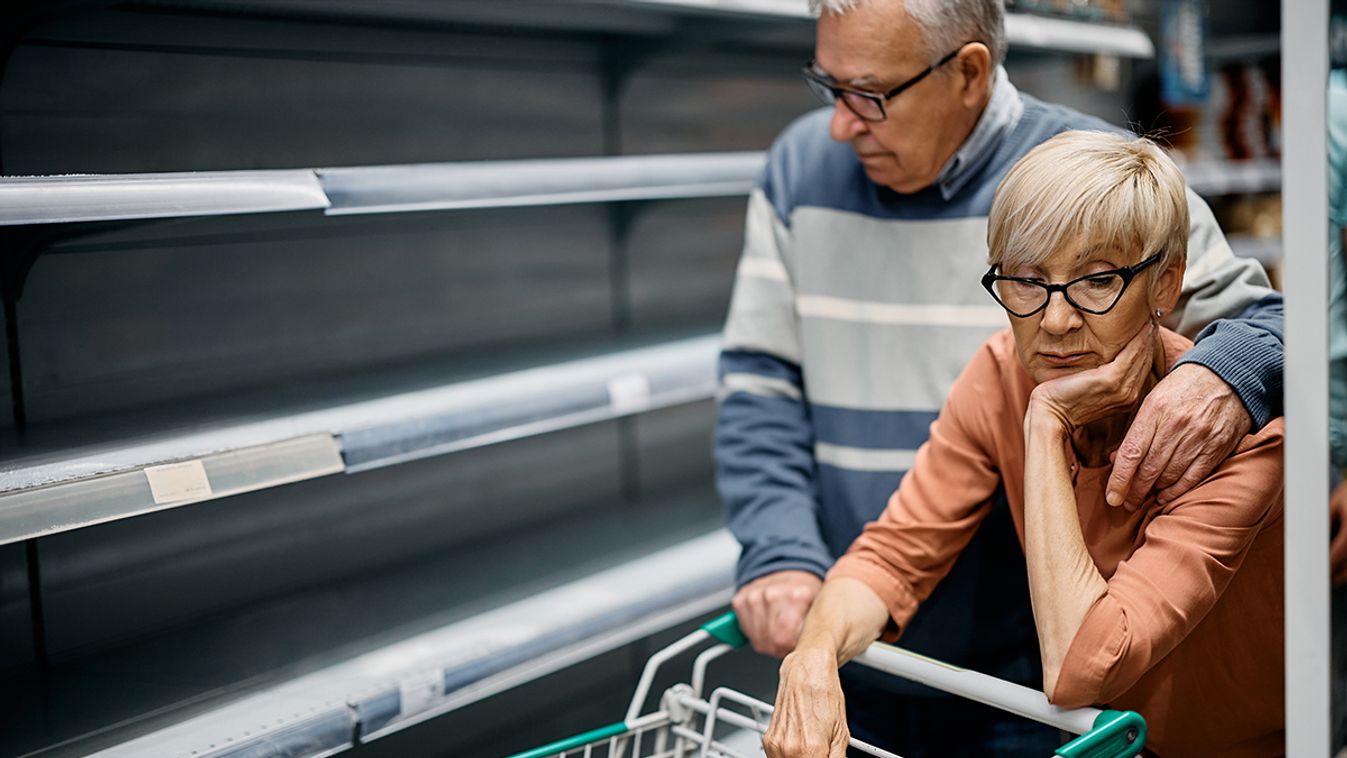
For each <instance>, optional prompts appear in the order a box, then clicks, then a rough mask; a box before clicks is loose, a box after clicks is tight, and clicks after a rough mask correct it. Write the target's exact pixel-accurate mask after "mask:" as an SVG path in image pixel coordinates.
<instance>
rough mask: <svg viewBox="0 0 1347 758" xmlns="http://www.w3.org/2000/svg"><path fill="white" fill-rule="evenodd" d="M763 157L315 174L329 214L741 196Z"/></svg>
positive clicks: (739, 155)
mask: <svg viewBox="0 0 1347 758" xmlns="http://www.w3.org/2000/svg"><path fill="white" fill-rule="evenodd" d="M765 162H766V154H764V153H762V152H756V151H755V152H731V153H704V154H692V155H655V156H623V157H610V158H556V159H549V160H519V161H481V162H475V163H472V162H470V163H426V164H415V165H407V166H363V167H353V168H329V169H319V170H318V176H319V179H320V180H321V181H322V183H323V188H324V189H325V190H326V192H327V196H328V197H329V198H330V199H331V202H332V205H331V207H330V208H328V210H327V213H328V214H330V215H349V214H358V213H399V212H411V211H431V210H455V209H467V208H508V207H518V206H531V205H558V204H564V203H595V202H612V201H621V200H659V199H670V198H695V197H723V196H735V195H746V194H748V192H749V190H750V189H752V187H753V182H754V180H755V179H756V178H757V176H758V174H759V173H760V172H761V171H762V167H763V165H764V164H765Z"/></svg>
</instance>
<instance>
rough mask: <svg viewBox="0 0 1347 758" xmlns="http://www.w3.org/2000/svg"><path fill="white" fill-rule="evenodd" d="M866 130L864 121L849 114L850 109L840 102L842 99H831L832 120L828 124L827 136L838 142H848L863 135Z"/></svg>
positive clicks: (853, 114)
mask: <svg viewBox="0 0 1347 758" xmlns="http://www.w3.org/2000/svg"><path fill="white" fill-rule="evenodd" d="M865 129H866V124H865V121H863V120H862V119H861V117H860V116H857V115H856V114H855V113H852V112H851V109H850V108H848V107H847V106H846V103H844V102H842V98H840V97H838V98H834V99H833V118H832V121H831V122H829V124H828V134H829V135H830V136H832V138H833V139H834V140H837V141H838V142H850V141H851V140H852V139H854V138H856V137H857V136H858V135H861V134H864V133H865Z"/></svg>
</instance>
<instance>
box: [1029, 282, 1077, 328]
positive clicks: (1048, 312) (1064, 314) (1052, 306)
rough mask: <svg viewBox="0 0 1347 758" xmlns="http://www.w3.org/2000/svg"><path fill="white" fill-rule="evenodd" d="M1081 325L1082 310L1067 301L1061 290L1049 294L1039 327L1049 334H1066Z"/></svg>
mask: <svg viewBox="0 0 1347 758" xmlns="http://www.w3.org/2000/svg"><path fill="white" fill-rule="evenodd" d="M1079 325H1080V311H1078V310H1076V309H1075V307H1074V306H1072V305H1071V303H1068V302H1067V301H1066V295H1065V294H1063V293H1061V292H1051V293H1049V294H1048V307H1046V308H1044V309H1043V320H1042V321H1040V322H1039V328H1041V329H1043V331H1046V332H1048V333H1049V334H1066V333H1067V332H1069V331H1071V330H1072V329H1075V328H1076V327H1077V326H1079Z"/></svg>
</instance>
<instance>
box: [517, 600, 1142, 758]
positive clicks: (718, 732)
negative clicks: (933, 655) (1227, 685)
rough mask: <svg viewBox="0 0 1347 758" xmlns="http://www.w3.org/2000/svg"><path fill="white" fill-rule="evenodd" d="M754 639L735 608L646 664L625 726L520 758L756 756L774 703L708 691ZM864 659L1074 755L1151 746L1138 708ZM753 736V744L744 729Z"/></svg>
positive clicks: (882, 656)
mask: <svg viewBox="0 0 1347 758" xmlns="http://www.w3.org/2000/svg"><path fill="white" fill-rule="evenodd" d="M746 642H747V640H746V639H745V638H744V635H743V633H742V632H741V631H740V630H739V623H738V620H737V619H736V618H735V616H734V614H733V613H727V614H725V615H723V616H721V617H719V618H717V619H715V620H714V621H710V622H707V623H706V624H703V625H702V626H701V628H700V629H698V630H697V631H695V632H692V633H691V634H689V635H687V636H686V637H683V638H682V639H680V640H678V641H677V642H675V643H673V644H672V645H669V646H668V647H666V648H664V649H663V650H661V651H659V652H658V653H655V654H654V655H653V656H651V657H650V660H649V661H647V662H646V665H645V670H644V671H642V673H641V679H640V682H639V683H638V684H637V685H636V693H635V694H634V695H633V696H632V699H631V705H630V706H629V707H628V708H627V716H626V718H625V719H623V720H622V721H619V722H618V723H616V724H611V725H609V726H606V727H603V728H601V729H595V730H593V731H590V732H585V733H584V734H577V735H575V736H574V737H570V738H568V739H564V740H558V741H557V742H553V743H551V744H549V745H544V746H542V747H539V748H535V749H533V750H528V751H525V752H523V753H518V754H516V755H514V756H511V758H545V757H547V756H555V757H556V758H582V757H583V758H684V757H686V758H694V757H696V758H752V757H753V756H755V755H756V756H760V755H761V751H760V748H759V745H760V740H759V737H758V735H761V734H762V733H763V732H765V731H766V730H767V724H768V723H769V721H770V718H771V713H772V706H771V705H770V704H768V703H764V702H762V701H760V700H756V699H754V698H752V697H749V696H747V695H744V694H742V693H740V692H736V691H735V690H733V689H730V688H728V687H717V688H716V689H715V690H714V691H712V692H711V693H710V694H709V696H708V695H707V694H706V693H705V684H706V668H707V665H708V664H709V663H710V662H711V661H712V660H714V659H716V658H718V657H720V656H722V655H724V654H725V653H727V652H729V651H731V650H733V649H735V648H738V647H742V646H743V645H744V644H745V643H746ZM707 643H715V644H713V645H711V646H710V647H706V648H705V649H704V650H702V652H701V653H700V654H699V655H698V656H697V657H696V659H695V661H694V662H693V665H692V678H691V680H690V681H689V682H688V683H684V684H677V685H675V686H673V687H670V688H669V689H668V690H666V691H665V692H664V695H663V697H662V698H661V699H660V705H659V709H658V710H656V711H654V712H652V713H646V714H644V715H642V714H641V713H640V710H641V707H642V705H644V703H645V700H646V696H647V695H649V693H650V685H651V683H652V682H653V681H654V679H655V673H656V671H658V669H659V667H660V666H662V665H664V664H665V663H666V662H668V661H669V660H670V659H672V658H674V657H675V656H678V655H680V654H682V653H685V652H688V651H690V650H692V649H694V648H699V647H704V646H705V645H706V644H707ZM855 660H856V662H857V663H860V664H862V665H865V666H869V667H870V668H874V669H877V670H879V671H884V672H887V673H889V674H893V675H895V676H901V677H903V678H905V679H911V680H913V681H916V682H921V683H922V684H926V685H929V686H931V687H935V688H936V689H940V690H944V691H945V692H949V693H951V694H954V695H959V696H961V697H965V698H968V699H970V700H976V701H978V702H981V703H985V704H987V705H991V706H993V707H996V708H1000V709H1002V710H1005V711H1009V712H1011V713H1015V714H1018V715H1020V716H1024V717H1025V718H1030V719H1033V720H1035V721H1039V722H1041V723H1044V724H1048V725H1050V726H1055V727H1057V728H1059V729H1064V730H1066V731H1068V732H1071V733H1072V734H1078V735H1080V736H1079V737H1077V738H1076V739H1074V740H1072V741H1071V742H1069V743H1067V744H1065V745H1063V746H1062V747H1060V748H1058V749H1057V751H1056V755H1059V756H1066V757H1067V758H1130V756H1135V755H1137V754H1139V753H1140V752H1141V750H1142V748H1143V747H1144V746H1145V744H1146V722H1145V720H1143V719H1142V718H1141V716H1140V715H1138V714H1136V713H1133V712H1132V711H1126V712H1119V711H1101V710H1099V709H1097V708H1075V709H1070V710H1068V709H1064V708H1058V707H1056V706H1053V705H1050V704H1049V703H1048V700H1047V698H1046V697H1045V696H1044V695H1043V693H1041V692H1038V691H1036V690H1032V689H1029V688H1028V687H1021V686H1020V685H1017V684H1012V683H1010V682H1006V681H1003V680H1001V679H997V678H996V677H992V676H987V675H986V674H979V673H978V672H976V671H968V670H966V669H961V668H958V667H955V666H950V665H948V664H945V663H941V662H939V661H936V660H933V659H930V658H927V657H925V656H921V655H917V654H916V653H911V652H908V651H906V650H903V649H901V648H897V647H893V646H891V645H885V644H882V643H878V642H876V643H874V644H872V645H871V646H870V647H869V649H867V650H866V651H865V652H864V653H862V654H861V655H859V656H857V657H856V659H855ZM745 733H747V734H749V735H751V736H752V739H751V740H750V742H751V744H749V745H748V746H745V745H744V744H742V743H743V740H742V739H741V738H742V736H743V735H744V734H745ZM851 746H852V747H853V748H855V749H856V750H859V751H860V752H862V753H866V754H869V755H875V756H882V757H884V758H899V757H898V756H896V755H895V754H894V753H890V752H888V751H886V750H882V749H880V748H878V747H875V746H873V745H867V744H865V743H863V742H861V741H859V740H856V739H852V740H851Z"/></svg>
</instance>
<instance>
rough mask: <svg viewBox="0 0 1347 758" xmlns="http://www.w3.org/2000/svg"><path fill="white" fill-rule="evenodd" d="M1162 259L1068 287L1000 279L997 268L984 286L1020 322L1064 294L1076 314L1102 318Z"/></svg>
mask: <svg viewBox="0 0 1347 758" xmlns="http://www.w3.org/2000/svg"><path fill="white" fill-rule="evenodd" d="M1163 257H1164V251H1163V250H1162V251H1160V252H1158V253H1156V254H1155V255H1152V256H1151V257H1149V258H1147V259H1146V260H1144V261H1142V262H1140V263H1138V264H1136V265H1135V266H1126V267H1124V268H1115V269H1111V270H1109V271H1100V272H1099V273H1096V274H1086V275H1085V276H1082V277H1079V278H1077V279H1072V280H1071V281H1069V282H1066V283H1065V284H1048V283H1047V282H1042V281H1039V280H1037V279H1024V278H1021V277H1017V276H997V275H996V266H992V267H991V268H989V269H987V273H985V274H983V275H982V286H983V287H985V288H986V289H987V291H988V292H990V293H991V296H992V298H994V299H995V300H996V302H998V303H1000V304H1001V307H1002V308H1005V309H1006V311H1007V312H1008V313H1009V314H1010V315H1012V316H1018V317H1019V318H1028V317H1029V316H1032V315H1034V314H1035V313H1038V312H1039V311H1041V310H1043V309H1044V308H1046V307H1048V299H1049V298H1051V297H1052V293H1054V292H1060V293H1062V297H1064V298H1066V302H1068V303H1070V304H1071V305H1072V306H1073V307H1074V308H1076V309H1077V310H1080V311H1084V312H1085V313H1091V314H1094V315H1096V316H1102V315H1103V314H1105V313H1108V312H1109V311H1111V310H1113V306H1115V305H1117V304H1118V301H1119V300H1121V299H1122V296H1123V293H1124V292H1126V291H1127V285H1129V284H1131V283H1132V280H1133V279H1135V278H1136V276H1137V274H1139V273H1141V271H1142V270H1143V269H1145V268H1146V267H1147V266H1149V265H1151V264H1153V263H1155V262H1156V261H1158V260H1160V259H1161V258H1163Z"/></svg>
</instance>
